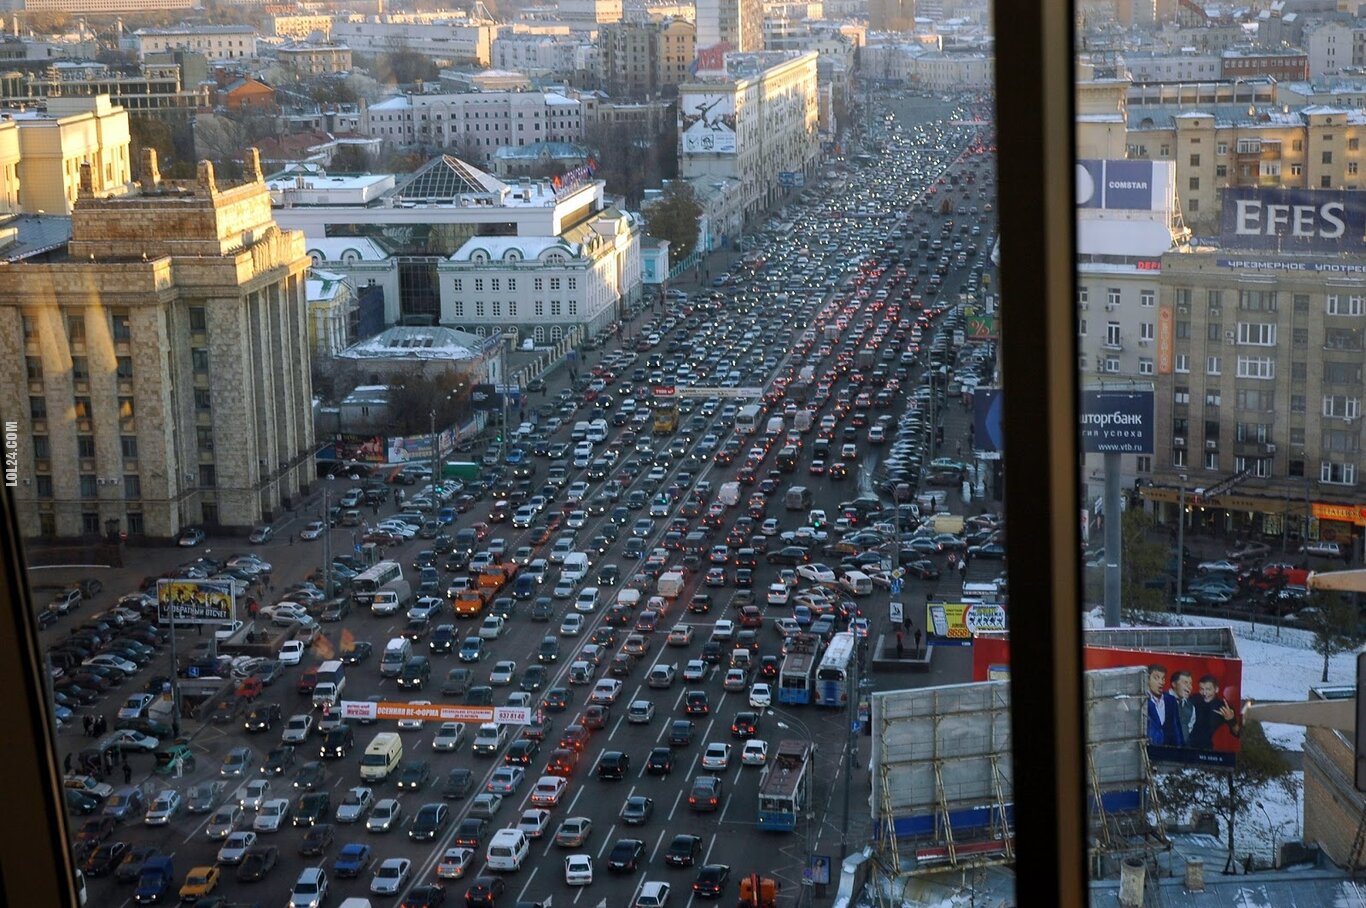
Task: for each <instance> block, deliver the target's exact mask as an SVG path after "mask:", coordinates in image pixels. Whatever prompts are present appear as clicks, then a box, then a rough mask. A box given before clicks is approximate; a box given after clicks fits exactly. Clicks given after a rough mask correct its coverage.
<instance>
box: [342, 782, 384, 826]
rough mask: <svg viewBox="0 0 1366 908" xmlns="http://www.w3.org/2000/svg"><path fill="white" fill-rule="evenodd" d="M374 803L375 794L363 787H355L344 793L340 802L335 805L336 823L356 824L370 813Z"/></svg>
mask: <svg viewBox="0 0 1366 908" xmlns="http://www.w3.org/2000/svg"><path fill="white" fill-rule="evenodd" d="M374 803H375V793H374V792H373V791H371V790H370V789H368V788H365V787H364V786H357V787H355V788H352V789H350V790H348V791H347V792H346V795H345V797H343V798H342V802H341V803H340V804H338V805H337V822H338V823H357V822H359V821H360V820H361V818H362V817H364V816H365V815H366V813H368V812H369V811H370V808H371V807H372V806H373V805H374Z"/></svg>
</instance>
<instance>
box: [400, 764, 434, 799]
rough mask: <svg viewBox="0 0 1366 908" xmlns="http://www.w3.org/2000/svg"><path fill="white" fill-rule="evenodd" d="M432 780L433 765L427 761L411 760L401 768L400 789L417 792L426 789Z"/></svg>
mask: <svg viewBox="0 0 1366 908" xmlns="http://www.w3.org/2000/svg"><path fill="white" fill-rule="evenodd" d="M431 778H432V767H431V764H430V763H428V762H427V761H426V760H409V761H407V762H406V763H404V764H403V765H402V766H400V767H399V770H398V787H399V788H405V789H412V790H413V791H417V790H418V789H421V788H426V787H427V783H428V782H430V781H431Z"/></svg>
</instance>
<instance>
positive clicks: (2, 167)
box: [0, 95, 130, 214]
mask: <svg viewBox="0 0 1366 908" xmlns="http://www.w3.org/2000/svg"><path fill="white" fill-rule="evenodd" d="M129 142H130V138H129V132H128V112H127V111H126V110H124V109H123V108H122V107H119V106H117V105H114V104H111V103H110V101H109V96H108V95H97V96H95V97H93V98H85V97H76V98H49V99H48V101H47V110H46V111H39V110H29V111H11V112H7V113H5V114H3V115H0V214H5V213H17V212H23V213H26V214H38V213H39V212H43V213H46V214H68V213H69V212H70V211H71V208H72V206H73V205H74V204H75V202H76V196H77V194H78V190H79V185H80V178H81V164H82V162H87V161H88V162H89V163H90V164H91V167H90V180H91V186H92V192H93V193H94V194H96V195H99V196H107V195H123V194H124V193H126V192H128V190H129V188H130V183H129V180H130V176H129V164H128V146H129Z"/></svg>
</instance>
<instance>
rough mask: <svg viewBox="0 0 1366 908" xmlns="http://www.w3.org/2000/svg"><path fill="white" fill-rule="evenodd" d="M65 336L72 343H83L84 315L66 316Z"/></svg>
mask: <svg viewBox="0 0 1366 908" xmlns="http://www.w3.org/2000/svg"><path fill="white" fill-rule="evenodd" d="M66 337H67V340H69V341H71V343H73V344H83V343H85V316H83V315H68V316H67V317H66Z"/></svg>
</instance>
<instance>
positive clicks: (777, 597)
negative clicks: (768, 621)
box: [768, 583, 792, 605]
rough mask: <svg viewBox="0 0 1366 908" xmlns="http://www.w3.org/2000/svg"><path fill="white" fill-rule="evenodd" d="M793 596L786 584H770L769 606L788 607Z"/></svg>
mask: <svg viewBox="0 0 1366 908" xmlns="http://www.w3.org/2000/svg"><path fill="white" fill-rule="evenodd" d="M791 596H792V591H791V590H790V589H788V586H787V584H786V583H770V584H769V585H768V604H769V605H787V601H788V599H789V598H790V597H791Z"/></svg>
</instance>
